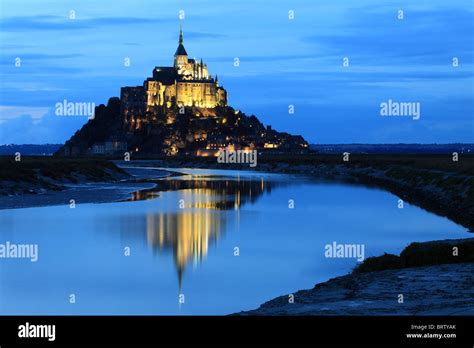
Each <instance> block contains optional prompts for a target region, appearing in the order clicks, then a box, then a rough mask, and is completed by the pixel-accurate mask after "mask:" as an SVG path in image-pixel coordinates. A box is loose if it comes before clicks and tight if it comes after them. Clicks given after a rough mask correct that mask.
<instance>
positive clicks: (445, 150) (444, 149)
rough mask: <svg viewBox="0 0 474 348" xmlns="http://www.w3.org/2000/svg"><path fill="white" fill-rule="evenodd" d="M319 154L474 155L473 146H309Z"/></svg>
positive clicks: (459, 144) (458, 144)
mask: <svg viewBox="0 0 474 348" xmlns="http://www.w3.org/2000/svg"><path fill="white" fill-rule="evenodd" d="M310 149H311V150H313V151H317V152H318V153H320V154H340V153H343V152H349V153H351V154H451V153H453V152H457V153H471V154H474V144H461V143H457V144H321V145H315V144H312V145H310Z"/></svg>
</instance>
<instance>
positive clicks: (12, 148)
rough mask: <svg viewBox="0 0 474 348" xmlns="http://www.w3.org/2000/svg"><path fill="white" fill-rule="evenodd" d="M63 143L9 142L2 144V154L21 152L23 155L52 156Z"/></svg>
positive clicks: (0, 149)
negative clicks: (17, 143)
mask: <svg viewBox="0 0 474 348" xmlns="http://www.w3.org/2000/svg"><path fill="white" fill-rule="evenodd" d="M61 146H62V144H42V145H35V144H23V145H16V144H8V145H0V156H6V155H12V156H13V155H14V154H15V153H17V152H19V153H20V154H21V155H22V156H51V155H52V154H53V153H55V152H56V151H57V150H58V149H59V148H60V147H61Z"/></svg>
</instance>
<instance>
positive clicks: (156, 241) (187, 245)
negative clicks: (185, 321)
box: [132, 176, 281, 291]
mask: <svg viewBox="0 0 474 348" xmlns="http://www.w3.org/2000/svg"><path fill="white" fill-rule="evenodd" d="M157 185H158V186H157V187H156V188H154V189H151V190H143V191H140V192H137V193H135V194H134V197H133V198H132V200H135V199H151V198H156V196H159V195H161V193H162V192H166V191H174V192H176V193H177V194H178V195H179V196H178V197H177V201H180V200H183V201H184V202H185V204H184V209H179V210H178V211H173V212H157V213H150V214H148V215H147V216H146V233H147V242H148V244H149V245H151V246H152V247H154V248H156V249H158V250H160V251H165V250H172V252H173V258H174V261H175V264H176V268H177V271H178V278H179V287H180V291H181V285H182V284H181V283H182V277H183V273H184V271H185V268H186V266H187V264H189V263H191V262H192V263H193V264H194V265H197V264H199V263H200V262H201V261H202V260H204V259H205V258H206V255H207V253H208V251H209V245H211V244H212V243H213V242H216V241H217V240H218V238H219V237H220V235H221V234H223V233H224V231H225V229H226V218H227V217H228V215H227V214H226V213H225V212H223V210H235V211H236V215H235V217H236V220H237V221H236V223H237V226H238V225H239V223H240V222H239V219H240V208H241V206H242V205H244V204H246V203H249V202H250V203H253V202H254V201H255V200H256V199H258V197H260V196H261V195H262V194H263V192H264V191H266V190H268V191H270V190H271V188H272V187H273V186H274V185H276V184H275V183H273V182H267V183H265V182H264V179H263V178H261V179H260V180H241V178H240V176H239V177H238V178H237V180H163V181H160V182H159V183H158V184H157ZM278 185H281V183H279V184H278Z"/></svg>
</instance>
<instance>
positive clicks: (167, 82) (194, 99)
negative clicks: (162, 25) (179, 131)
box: [120, 24, 227, 122]
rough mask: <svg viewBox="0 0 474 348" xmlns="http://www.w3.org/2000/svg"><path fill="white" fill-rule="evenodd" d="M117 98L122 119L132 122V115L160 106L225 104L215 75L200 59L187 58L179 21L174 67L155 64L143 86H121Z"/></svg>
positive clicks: (225, 94) (209, 106)
mask: <svg viewBox="0 0 474 348" xmlns="http://www.w3.org/2000/svg"><path fill="white" fill-rule="evenodd" d="M120 100H121V105H122V114H123V116H124V119H125V120H130V121H132V122H133V119H134V117H137V116H138V117H140V116H142V115H144V114H145V113H154V112H158V111H159V110H161V109H162V108H163V107H167V108H170V107H172V106H178V107H182V106H195V107H201V108H215V107H216V106H227V92H226V90H225V89H224V88H223V87H221V86H219V81H218V78H217V76H216V77H215V78H212V77H211V75H210V74H209V71H208V69H207V65H206V64H204V63H203V61H202V59H201V60H200V61H197V60H196V59H190V58H188V53H187V52H186V49H185V48H184V45H183V29H182V24H180V32H179V44H178V48H177V49H176V52H175V54H174V64H173V66H172V67H155V69H154V70H153V76H152V77H149V78H147V79H146V80H145V81H144V82H143V86H137V87H122V89H121V93H120Z"/></svg>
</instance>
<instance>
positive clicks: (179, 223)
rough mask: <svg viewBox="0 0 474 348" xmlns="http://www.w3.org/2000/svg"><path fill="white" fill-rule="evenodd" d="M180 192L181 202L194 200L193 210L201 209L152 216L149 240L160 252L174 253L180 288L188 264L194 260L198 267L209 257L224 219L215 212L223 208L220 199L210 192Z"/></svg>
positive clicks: (148, 230) (148, 233) (148, 223)
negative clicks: (194, 208) (210, 247)
mask: <svg viewBox="0 0 474 348" xmlns="http://www.w3.org/2000/svg"><path fill="white" fill-rule="evenodd" d="M180 193H181V197H180V199H184V201H185V202H186V201H191V200H192V207H198V208H199V209H198V210H192V211H189V210H188V211H186V210H185V211H183V212H180V213H159V214H149V215H148V216H147V240H148V243H149V244H151V245H152V246H155V247H159V249H160V250H164V249H168V248H170V249H172V250H173V254H174V260H175V263H176V267H177V269H178V277H179V285H180V289H181V282H182V275H183V273H184V269H185V267H186V265H187V264H188V263H189V262H190V261H191V260H192V262H193V263H194V264H195V265H196V264H198V263H199V262H200V261H201V260H202V259H204V258H205V257H206V255H207V252H208V248H209V242H210V241H211V242H212V241H216V240H217V239H218V238H219V234H220V231H221V228H223V227H224V220H223V216H222V214H221V213H219V212H218V211H216V210H215V209H212V208H214V207H216V206H218V205H220V204H219V203H220V202H219V200H215V198H216V197H217V198H219V196H217V195H215V193H213V192H212V191H211V190H206V189H196V190H187V191H185V192H180ZM221 204H222V203H221Z"/></svg>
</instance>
